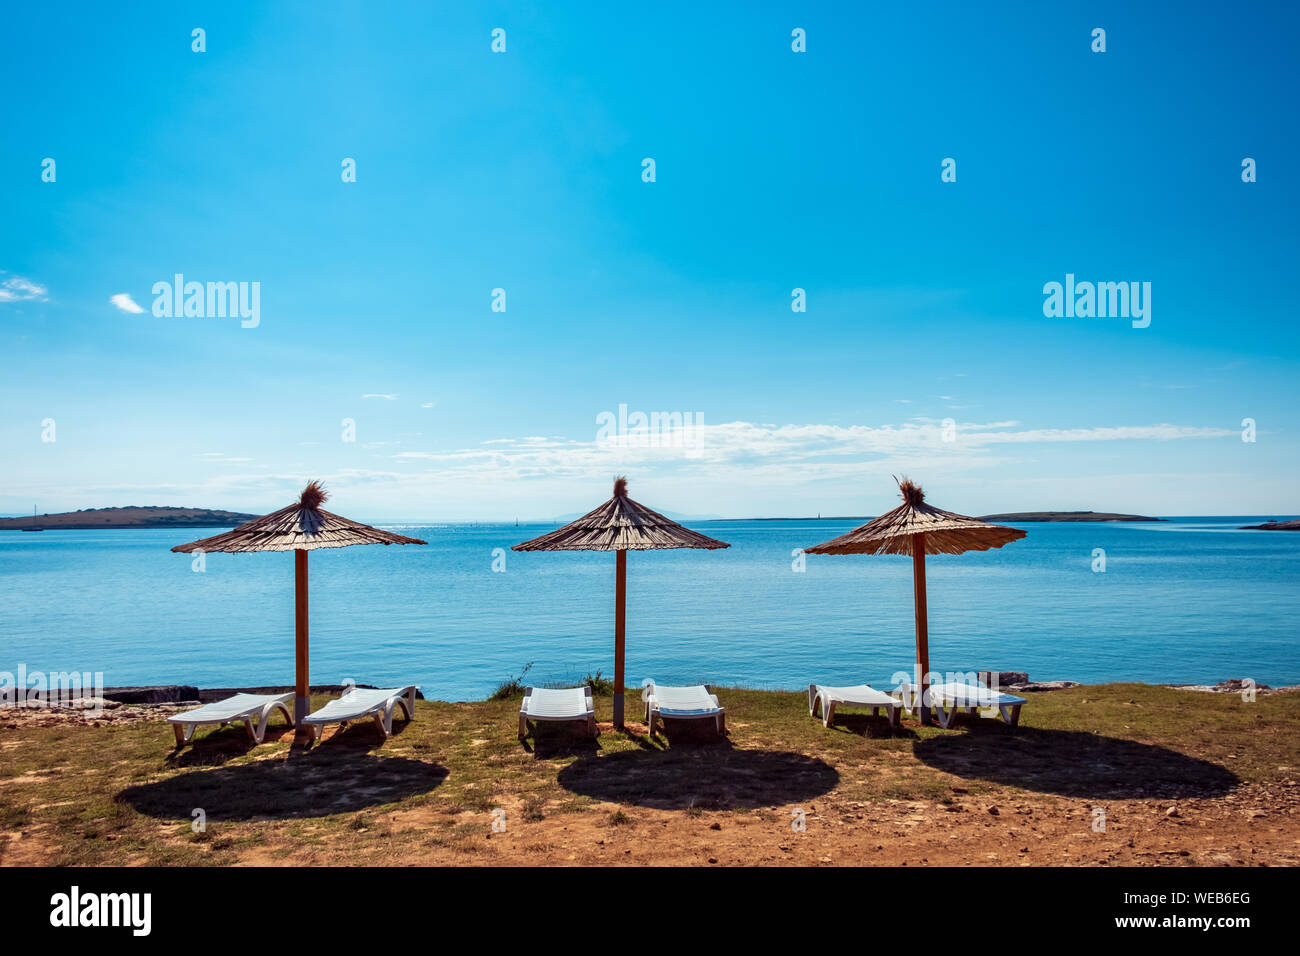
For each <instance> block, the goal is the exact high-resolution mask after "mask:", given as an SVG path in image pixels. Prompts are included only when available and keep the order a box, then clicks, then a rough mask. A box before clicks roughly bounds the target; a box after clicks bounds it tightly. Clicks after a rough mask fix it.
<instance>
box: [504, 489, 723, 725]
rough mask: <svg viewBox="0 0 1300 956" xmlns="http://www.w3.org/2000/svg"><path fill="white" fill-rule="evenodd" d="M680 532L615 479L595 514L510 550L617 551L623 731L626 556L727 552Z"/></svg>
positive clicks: (617, 679)
mask: <svg viewBox="0 0 1300 956" xmlns="http://www.w3.org/2000/svg"><path fill="white" fill-rule="evenodd" d="M729 547H731V545H729V544H727V543H726V542H725V541H718V540H717V539H716V538H710V537H707V536H705V535H702V534H700V533H699V532H698V531H692V530H691V529H690V528H685V527H682V526H681V525H680V524H678V523H677V522H676V521H673V520H672V519H671V518H665V517H664V516H663V515H661V514H659V513H658V512H657V511H651V510H650V509H649V508H647V507H646V506H645V505H643V504H638V503H637V502H635V501H633V500H632V499H631V498H629V497H628V496H627V479H626V478H621V477H620V478H616V479H614V496H613V497H612V498H610V499H609V500H608V501H606V502H605V503H604V504H603V505H601V506H600V507H599V508H597V509H596V510H595V511H592V512H589V513H587V514H585V515H583V516H582V517H581V518H579V519H578V520H577V521H574V522H571V523H569V524H566V525H565V526H564V527H563V528H560V529H558V530H556V531H552V532H551V533H550V534H544V535H542V536H541V537H540V538H533V539H532V540H531V541H525V542H524V543H523V544H517V545H515V546H514V547H513V548H511V550H512V551H613V552H615V553H616V554H617V555H618V557H617V559H616V561H615V565H614V578H615V588H614V726H615V727H619V728H621V727H622V726H623V638H624V635H625V633H626V618H627V553H628V552H629V551H652V550H659V549H661V548H702V549H705V550H709V551H713V550H716V549H718V548H729Z"/></svg>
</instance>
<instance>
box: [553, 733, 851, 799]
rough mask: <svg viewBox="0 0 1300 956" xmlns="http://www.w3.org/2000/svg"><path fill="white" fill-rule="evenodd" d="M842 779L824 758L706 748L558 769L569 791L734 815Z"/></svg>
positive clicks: (635, 754) (716, 745)
mask: <svg viewBox="0 0 1300 956" xmlns="http://www.w3.org/2000/svg"><path fill="white" fill-rule="evenodd" d="M839 780H840V775H839V773H838V772H836V770H835V768H834V767H832V766H831V765H830V764H828V763H826V762H825V761H824V760H819V759H818V758H816V757H809V756H807V755H805V754H798V753H786V752H782V751H773V750H742V749H740V748H737V747H733V746H732V745H731V744H730V742H728V741H725V740H723V741H719V740H717V739H716V737H715V739H714V742H713V743H712V745H710V746H705V745H700V746H690V745H687V746H674V747H670V748H668V749H666V750H660V749H649V750H623V751H620V752H618V753H615V754H610V755H608V756H604V757H595V756H593V757H583V758H580V759H578V760H575V761H574V762H573V763H571V764H569V766H567V767H565V768H564V769H563V770H561V771H560V773H559V775H558V777H557V781H558V783H559V784H560V786H562V787H564V789H566V790H568V791H569V792H571V793H575V794H579V795H581V796H587V797H592V798H593V799H596V800H606V801H610V802H612V803H626V804H632V805H635V806H641V807H654V808H656V809H661V810H690V809H699V810H735V809H754V808H758V807H769V806H778V805H781V804H785V803H791V802H794V801H799V800H808V799H810V798H813V797H818V796H821V795H822V794H825V793H828V792H829V791H831V790H833V789H834V788H835V786H836V785H837V784H838V783H839Z"/></svg>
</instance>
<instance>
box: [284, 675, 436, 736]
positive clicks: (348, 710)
mask: <svg viewBox="0 0 1300 956" xmlns="http://www.w3.org/2000/svg"><path fill="white" fill-rule="evenodd" d="M398 707H401V708H402V710H403V711H404V712H405V714H406V719H407V720H408V721H411V720H414V719H415V685H414V684H412V685H409V686H407V687H387V688H379V689H377V690H362V689H360V688H357V687H354V688H353V689H352V691H351V692H350V693H347V694H344V695H343V696H342V697H339V698H336V699H335V700H332V701H330V702H329V703H328V704H326V705H325V706H324V707H322V708H321V709H320V710H318V711H316V712H315V713H313V714H308V715H307V716H306V717H305V718H303V723H304V724H305V725H306V726H307V727H309V728H310V729H311V739H312V742H313V743H315V742H316V741H318V740H320V737H321V731H322V730H323V729H324V728H325V725H326V724H347V723H348V722H349V721H353V720H360V719H362V718H363V717H371V718H374V721H375V727H376V728H377V729H378V731H379V737H380V739H381V740H387V739H388V735H389V734H391V733H392V732H393V711H394V710H395V709H396V708H398Z"/></svg>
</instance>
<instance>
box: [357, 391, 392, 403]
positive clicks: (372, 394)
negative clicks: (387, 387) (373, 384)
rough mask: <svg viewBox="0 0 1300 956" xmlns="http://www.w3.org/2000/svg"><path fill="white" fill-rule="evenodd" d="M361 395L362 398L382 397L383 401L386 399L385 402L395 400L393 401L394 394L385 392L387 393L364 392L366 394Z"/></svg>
mask: <svg viewBox="0 0 1300 956" xmlns="http://www.w3.org/2000/svg"><path fill="white" fill-rule="evenodd" d="M361 397H362V398H382V399H383V400H384V401H386V402H395V401H397V396H396V395H390V394H387V393H385V392H366V394H364V395H362V396H361Z"/></svg>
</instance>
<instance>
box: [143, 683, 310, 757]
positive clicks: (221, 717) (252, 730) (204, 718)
mask: <svg viewBox="0 0 1300 956" xmlns="http://www.w3.org/2000/svg"><path fill="white" fill-rule="evenodd" d="M291 700H293V694H236V695H235V696H234V697H227V698H226V699H225V700H218V701H214V702H213V703H211V704H204V705H203V706H202V707H196V708H195V709H194V710H187V711H185V712H184V713H180V714H173V715H172V716H170V717H168V718H167V722H168V723H169V724H171V725H172V730H173V731H175V732H176V746H177V747H178V748H179V747H184V746H185V745H186V744H187V743H189V742H190V741H191V740H193V739H194V733H195V731H197V730H198V729H199V727H200V726H202V725H203V724H220V725H221V726H222V727H224V726H226V724H234V723H242V724H243V725H244V729H245V730H247V731H248V736H249V739H250V740H252V741H253V743H255V744H260V743H261V742H262V741H263V740H264V739H266V725H267V724H269V723H270V722H271V714H272V712H274V710H275V709H276V708H277V707H279V708H280V709H281V710H282V711H284V719H285V720H287V721H289V725H290V726H292V725H293V717H292V716H291V715H290V714H289V701H291Z"/></svg>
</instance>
